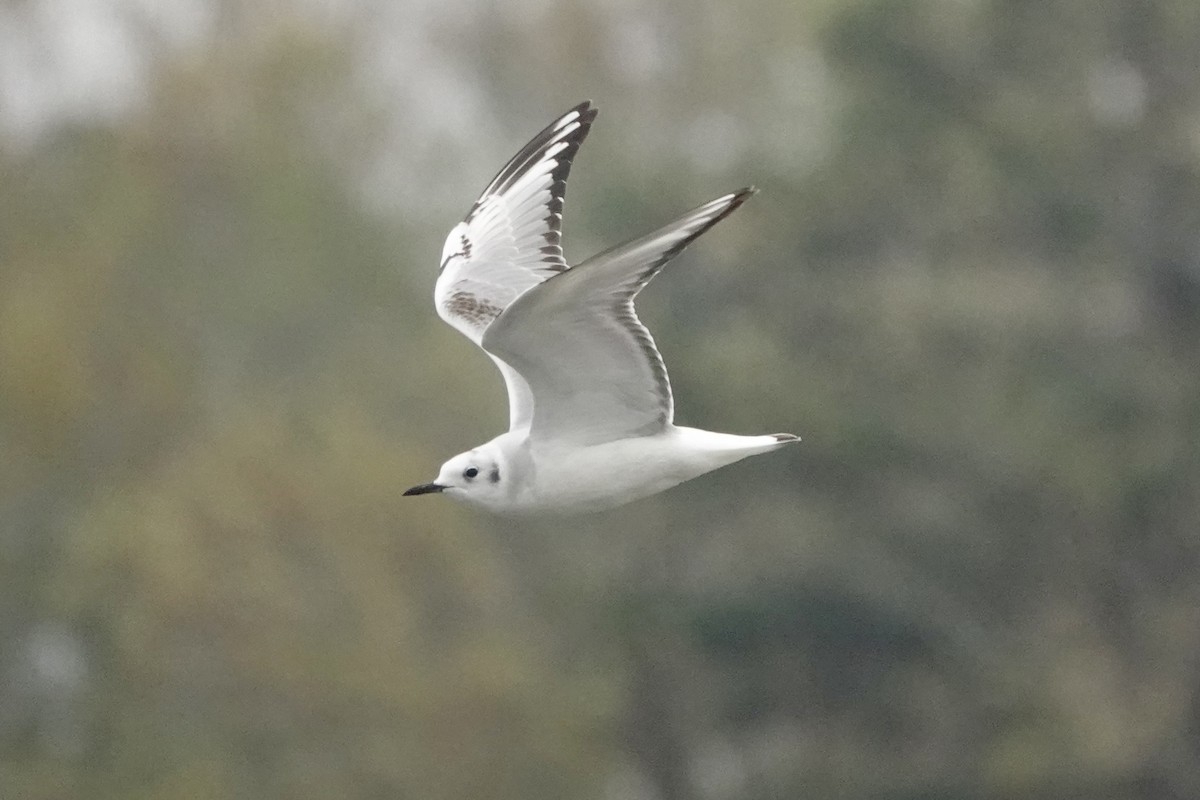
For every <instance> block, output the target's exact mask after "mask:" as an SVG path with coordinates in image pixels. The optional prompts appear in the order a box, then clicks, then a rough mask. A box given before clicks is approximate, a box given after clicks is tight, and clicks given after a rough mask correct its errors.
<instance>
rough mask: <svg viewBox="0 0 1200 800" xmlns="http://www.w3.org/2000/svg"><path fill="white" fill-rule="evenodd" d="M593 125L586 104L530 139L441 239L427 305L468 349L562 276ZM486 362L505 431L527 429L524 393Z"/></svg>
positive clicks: (510, 376)
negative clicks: (566, 204)
mask: <svg viewBox="0 0 1200 800" xmlns="http://www.w3.org/2000/svg"><path fill="white" fill-rule="evenodd" d="M595 117H596V109H595V108H593V107H592V106H591V103H590V102H584V103H580V104H579V105H577V106H576V107H575V108H573V109H571V110H570V111H568V112H567V113H566V114H563V115H562V116H561V117H559V118H558V119H557V120H555V121H554V122H552V123H551V124H550V125H549V126H547V127H546V129H545V130H543V131H542V132H541V133H539V134H538V135H537V136H535V137H533V139H532V140H530V142H529V144H527V145H525V147H523V148H522V149H521V151H520V152H519V153H517V154H516V155H515V156H513V158H512V159H511V160H510V161H509V162H508V163H507V164H506V165H505V166H504V169H502V170H500V172H499V174H497V175H496V177H495V178H493V179H492V182H491V183H489V184H488V185H487V188H486V189H484V190H483V193H482V194H481V195H480V196H479V199H478V200H477V201H475V205H473V206H472V207H471V210H470V211H469V212H468V213H467V216H466V219H464V220H463V221H462V222H460V223H459V224H458V225H455V226H454V228H453V230H451V231H450V235H449V236H448V237H447V238H446V244H445V246H444V247H443V248H442V264H441V268H440V274H439V276H438V281H437V286H436V288H435V289H434V303H435V305H436V306H437V312H438V316H440V317H441V318H442V319H444V320H445V321H446V322H448V323H450V324H451V325H453V326H454V328H455V329H457V330H458V331H460V332H461V333H462V334H463V335H465V336H466V337H467V338H468V339H470V340H471V341H473V342H475V344H480V341H481V339H482V337H483V334H484V331H486V330H487V327H488V326H489V325H490V324H491V323H492V321H493V320H494V319H496V317H498V316H499V315H500V313H501V312H503V311H504V310H505V309H506V308H508V306H509V305H510V304H511V303H512V302H513V301H514V300H516V299H517V298H518V297H520V296H521V295H522V294H524V293H525V292H527V291H528V290H529V289H531V288H532V287H534V286H537V285H538V284H539V283H541V282H542V281H544V280H546V279H547V278H549V277H550V276H552V275H557V274H560V273H562V272H565V271H566V270H567V264H566V261H564V259H563V252H562V246H561V243H560V241H561V227H562V210H563V197H564V196H565V194H566V189H567V175H568V174H569V173H570V171H571V161H572V159H574V157H575V153H576V152H577V151H578V150H579V145H580V143H582V142H583V140H584V138H585V137H586V136H587V134H588V130H589V129H590V128H591V125H592V120H593V119H595ZM489 355H491V356H492V360H494V361H495V362H496V365H497V366H498V367H500V372H501V373H502V374H503V375H504V382H505V384H506V385H507V387H508V403H509V425H510V428H511V429H514V430H515V429H516V428H519V427H525V426H528V424H529V419H530V415H531V414H532V404H531V400H530V397H529V388H528V387H527V386H526V385H525V382H524V381H523V380H522V379H521V377H520V376H519V375H517V374H516V373H515V372H514V371H513V370H512V368H511V367H509V365H507V364H505V363H504V362H503V360H502V359H500V358H497V357H496V355H495V354H493V353H489Z"/></svg>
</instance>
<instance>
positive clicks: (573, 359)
mask: <svg viewBox="0 0 1200 800" xmlns="http://www.w3.org/2000/svg"><path fill="white" fill-rule="evenodd" d="M753 192H754V190H753V189H743V190H742V191H740V192H735V193H733V194H727V195H725V196H724V197H719V198H717V199H716V200H713V201H711V202H709V203H705V204H704V205H702V206H700V207H699V208H696V209H694V210H693V211H690V212H688V213H687V214H685V215H684V216H683V217H681V218H680V219H678V220H676V221H674V222H672V223H670V224H669V225H666V226H665V227H663V228H660V229H659V230H657V231H655V232H654V233H651V234H649V235H647V236H644V237H642V238H640V239H635V240H634V241H632V242H628V243H626V244H623V245H619V246H618V247H615V248H613V249H611V250H607V251H605V252H603V253H600V254H599V255H596V256H593V257H592V258H590V259H588V260H587V261H584V262H583V263H581V264H578V265H576V266H575V267H573V268H571V269H570V270H568V271H565V272H562V273H560V274H558V275H555V276H554V277H553V278H551V279H550V280H547V281H546V282H544V283H542V284H540V285H538V286H536V287H534V288H532V289H530V290H529V291H527V292H526V293H525V294H523V295H521V296H520V297H518V298H517V299H516V300H515V301H513V303H512V304H511V305H509V306H508V308H507V309H506V310H505V311H504V313H502V314H501V315H500V316H499V317H498V318H497V319H496V320H495V321H494V322H493V323H492V324H491V326H490V327H489V328H487V330H486V331H485V332H484V334H483V340H482V345H483V348H484V349H485V350H487V351H488V353H490V354H491V355H492V356H494V357H495V358H499V359H501V360H502V361H503V362H504V363H505V364H507V365H509V366H510V367H511V368H512V369H514V370H516V372H518V373H519V374H520V377H521V378H523V379H524V381H525V382H526V384H527V385H528V387H529V389H530V391H531V392H532V393H533V405H534V412H533V421H532V425H531V427H530V431H529V432H530V437H531V438H532V439H533V440H534V441H542V442H547V441H554V442H564V443H571V444H596V443H599V442H605V441H611V440H613V439H619V438H624V437H628V436H638V435H644V434H651V433H655V432H657V431H660V430H662V429H663V428H664V427H665V426H666V425H668V424H669V423H671V421H672V420H673V417H674V403H673V400H672V398H671V384H670V381H669V380H668V378H667V368H666V366H665V365H664V364H663V360H662V356H661V355H659V352H658V348H657V347H655V345H654V339H652V338H651V336H650V332H649V331H647V330H646V328H645V326H644V325H642V323H641V322H640V321H639V320H638V318H637V314H636V313H635V312H634V308H633V300H634V297H636V296H637V293H638V292H639V291H641V290H642V288H643V287H644V286H645V285H646V284H647V283H649V282H650V279H651V278H653V277H654V276H655V275H656V274H658V272H659V270H661V269H662V267H663V265H664V264H666V263H667V262H668V261H669V260H671V259H672V258H674V257H675V256H676V255H678V254H679V252H680V251H681V250H683V248H684V247H686V246H687V245H688V244H689V243H691V242H692V241H693V240H694V239H695V238H696V237H698V236H699V235H700V234H702V233H704V232H705V231H706V230H708V229H709V228H711V227H712V226H713V225H715V224H716V223H717V222H719V221H720V220H721V219H723V218H725V217H726V216H727V215H728V214H730V213H731V212H732V211H733V210H734V209H736V208H737V207H738V206H740V205H741V204H742V203H743V202H744V201H745V200H746V198H747V197H749V196H750V195H751V194H753Z"/></svg>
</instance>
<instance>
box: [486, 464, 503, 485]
mask: <svg viewBox="0 0 1200 800" xmlns="http://www.w3.org/2000/svg"><path fill="white" fill-rule="evenodd" d="M488 480H489V481H491V482H492V483H499V482H500V468H499V467H492V471H491V472H489V473H488Z"/></svg>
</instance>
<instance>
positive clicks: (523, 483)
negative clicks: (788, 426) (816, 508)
mask: <svg viewBox="0 0 1200 800" xmlns="http://www.w3.org/2000/svg"><path fill="white" fill-rule="evenodd" d="M595 115H596V111H595V109H593V108H591V107H590V104H588V103H583V104H581V105H579V106H577V107H575V108H574V109H572V110H571V111H569V112H567V113H566V114H565V115H563V116H562V117H560V118H559V119H558V120H557V121H555V122H554V123H552V124H551V125H550V126H549V127H547V128H546V129H545V130H543V131H542V132H541V133H540V134H538V135H537V136H536V137H534V139H533V140H532V141H530V143H529V144H527V145H526V146H525V147H524V148H523V149H522V150H521V151H520V152H519V153H518V154H517V155H516V156H515V157H514V158H513V159H512V160H511V161H510V162H509V163H508V164H507V165H506V166H505V167H504V169H503V170H501V171H500V174H499V175H497V176H496V178H495V179H494V180H493V181H492V182H491V183H490V184H489V185H488V187H487V188H486V189H485V190H484V192H483V194H482V195H481V196H480V198H479V200H478V201H477V202H476V203H475V205H474V206H473V207H472V209H471V211H470V212H469V213H468V214H467V218H466V219H465V220H464V221H463V222H461V223H459V224H458V225H456V226H455V227H454V229H453V230H452V231H451V232H450V235H449V237H448V238H447V239H446V245H445V248H444V249H443V251H442V265H441V271H440V275H439V277H438V281H437V286H436V288H435V290H434V302H435V304H436V307H437V310H438V314H439V315H440V316H441V317H442V318H443V319H444V320H446V322H448V323H449V324H450V325H452V326H454V327H455V328H456V329H457V330H459V331H460V332H461V333H463V334H464V335H465V336H467V337H468V338H469V339H471V341H473V342H475V343H476V344H477V345H479V346H480V347H481V348H483V350H484V351H485V352H486V353H487V354H488V355H489V356H491V358H492V360H493V361H494V362H495V363H496V365H497V366H498V367H499V368H500V372H501V374H502V375H503V376H504V381H505V384H506V386H507V388H508V399H509V430H508V432H507V433H504V434H501V435H500V436H498V437H496V438H495V439H493V440H492V441H490V442H488V443H486V444H483V445H480V446H479V447H476V448H474V449H473V450H470V451H468V452H466V453H462V454H460V455H458V456H455V457H454V458H452V459H450V461H448V462H446V464H445V465H443V467H442V469H441V472H440V473H439V475H438V478H437V480H436V481H434V482H433V483H429V484H424V485H422V486H417V487H413V488H412V489H410V490H408V492H406V493H405V494H426V493H430V492H444V493H447V494H449V495H450V496H451V497H454V498H456V499H461V500H464V501H466V502H469V503H472V504H475V505H478V506H482V507H484V508H487V509H489V510H491V511H497V512H537V511H594V510H598V509H602V508H607V507H611V506H615V505H621V504H623V503H626V502H629V501H631V500H636V499H638V498H641V497H646V496H648V495H651V494H655V493H657V492H660V491H663V490H664V489H668V488H670V487H672V486H675V485H676V484H679V483H682V482H683V481H686V480H690V479H691V478H695V477H697V476H699V475H703V474H704V473H706V472H709V471H711V470H714V469H716V468H718V467H722V466H725V465H726V464H731V463H733V462H735V461H739V460H741V459H743V458H746V457H747V456H751V455H755V454H757V453H764V452H767V451H769V450H774V449H776V448H778V447H781V446H783V445H784V444H786V443H788V442H794V441H798V439H797V437H795V436H793V435H791V434H769V435H765V436H736V435H733V434H728V433H715V432H712V431H703V430H698V429H696V428H685V427H679V426H676V425H675V424H674V401H673V398H672V395H671V385H670V381H669V379H668V377H667V371H666V367H665V366H664V365H663V362H662V357H661V356H660V355H659V353H658V349H657V348H656V347H655V345H654V340H653V339H652V338H651V336H650V333H649V331H647V330H646V328H645V327H644V326H643V325H642V324H641V322H640V321H639V320H638V318H637V315H636V313H635V312H634V308H633V299H634V297H635V296H636V295H637V293H638V292H639V291H641V289H642V288H643V287H645V285H646V284H647V283H649V282H650V279H651V278H653V277H654V276H655V275H656V274H658V272H659V270H661V269H662V267H663V266H664V265H665V264H666V263H667V261H669V260H670V259H671V258H673V257H674V256H675V255H677V254H678V253H679V252H680V251H681V250H682V249H683V248H684V247H686V246H687V245H688V244H689V243H690V242H692V241H693V240H694V239H695V238H696V237H698V236H699V235H700V234H702V233H703V232H704V231H706V230H708V229H709V228H710V227H712V226H713V225H714V224H716V223H717V222H718V221H720V220H721V219H723V218H724V217H725V216H727V215H728V214H729V213H731V212H732V211H733V210H734V209H736V208H737V207H738V206H740V205H741V204H742V202H743V201H744V200H745V199H746V198H747V197H749V196H750V194H752V193H753V189H743V190H742V191H740V192H735V193H733V194H728V195H725V196H723V197H719V198H717V199H716V200H713V201H711V202H709V203H706V204H704V205H702V206H700V207H699V208H696V209H694V210H692V211H691V212H689V213H687V214H685V215H684V216H683V217H681V218H680V219H678V220H676V221H675V222H672V223H671V224H669V225H666V226H664V227H663V228H660V229H659V230H657V231H655V232H653V233H651V234H649V235H647V236H644V237H642V238H640V239H635V240H633V241H631V242H627V243H626V244H623V245H619V246H618V247H615V248H612V249H611V250H607V251H605V252H603V253H601V254H599V255H596V256H593V257H592V258H590V259H587V260H586V261H583V262H581V263H580V264H578V265H576V266H574V267H568V266H567V264H566V262H565V261H564V260H563V256H562V248H561V246H560V243H559V242H560V232H559V231H560V226H561V221H562V205H563V196H564V194H565V191H566V179H567V174H568V172H569V171H570V167H571V161H572V159H573V158H574V156H575V152H576V151H577V150H578V148H579V144H580V143H581V142H582V141H583V139H584V137H585V136H586V135H587V132H588V130H589V128H590V126H591V123H592V120H593V119H594V118H595Z"/></svg>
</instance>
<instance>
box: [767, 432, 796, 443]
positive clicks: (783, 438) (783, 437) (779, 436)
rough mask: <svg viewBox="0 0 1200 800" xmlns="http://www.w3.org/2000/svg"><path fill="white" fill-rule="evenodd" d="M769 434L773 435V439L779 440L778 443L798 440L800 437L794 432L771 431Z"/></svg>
mask: <svg viewBox="0 0 1200 800" xmlns="http://www.w3.org/2000/svg"><path fill="white" fill-rule="evenodd" d="M771 435H772V436H774V437H775V441H777V442H779V443H780V444H785V443H787V442H798V441H800V437H799V436H797V435H796V434H794V433H772V434H771Z"/></svg>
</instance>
